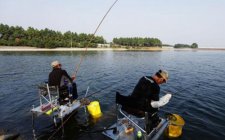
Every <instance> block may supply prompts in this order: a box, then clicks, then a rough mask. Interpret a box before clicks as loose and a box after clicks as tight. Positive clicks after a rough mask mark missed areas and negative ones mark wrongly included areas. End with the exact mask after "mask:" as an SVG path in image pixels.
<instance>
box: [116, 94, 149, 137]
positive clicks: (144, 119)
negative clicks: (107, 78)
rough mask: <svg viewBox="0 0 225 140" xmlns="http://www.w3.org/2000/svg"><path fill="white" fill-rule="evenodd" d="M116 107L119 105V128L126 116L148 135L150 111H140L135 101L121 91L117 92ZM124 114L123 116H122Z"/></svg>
mask: <svg viewBox="0 0 225 140" xmlns="http://www.w3.org/2000/svg"><path fill="white" fill-rule="evenodd" d="M116 104H117V105H116V107H117V109H116V110H117V126H116V127H117V128H118V125H119V123H120V122H121V120H123V119H124V118H126V119H127V120H128V121H129V123H130V124H132V125H134V126H135V127H136V128H138V129H139V130H140V131H141V132H142V133H143V134H144V136H146V137H147V134H148V133H149V132H148V131H147V130H148V129H147V128H148V125H147V124H148V113H147V112H144V111H140V108H139V107H137V104H135V101H134V99H133V98H132V97H130V96H123V95H121V94H120V93H119V92H117V93H116ZM121 115H122V117H120V116H121Z"/></svg>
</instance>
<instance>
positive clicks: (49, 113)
mask: <svg viewBox="0 0 225 140" xmlns="http://www.w3.org/2000/svg"><path fill="white" fill-rule="evenodd" d="M58 108H59V107H58V106H56V107H54V108H52V109H50V110H49V111H47V112H45V114H46V115H49V116H50V115H51V114H52V113H53V112H54V111H55V110H56V109H58Z"/></svg>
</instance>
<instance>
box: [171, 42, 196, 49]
mask: <svg viewBox="0 0 225 140" xmlns="http://www.w3.org/2000/svg"><path fill="white" fill-rule="evenodd" d="M174 48H198V44H197V43H193V44H192V45H187V44H175V45H174Z"/></svg>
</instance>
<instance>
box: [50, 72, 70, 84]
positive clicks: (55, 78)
mask: <svg viewBox="0 0 225 140" xmlns="http://www.w3.org/2000/svg"><path fill="white" fill-rule="evenodd" d="M63 78H64V79H63ZM63 80H68V82H71V83H72V82H73V80H72V79H71V77H70V76H69V75H68V73H67V72H66V71H65V70H62V69H61V68H54V69H53V70H52V72H51V73H50V74H49V77H48V84H49V86H58V87H60V86H62V84H63V83H62V82H64V81H63Z"/></svg>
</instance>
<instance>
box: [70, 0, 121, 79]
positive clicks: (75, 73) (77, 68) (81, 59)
mask: <svg viewBox="0 0 225 140" xmlns="http://www.w3.org/2000/svg"><path fill="white" fill-rule="evenodd" d="M117 1H118V0H115V1H114V3H113V4H112V5H111V6H110V8H109V9H108V11H107V12H106V14H105V15H104V16H103V18H102V20H101V21H100V23H99V24H98V26H97V28H96V29H95V31H94V33H93V35H92V37H91V39H90V40H89V42H88V44H87V47H88V46H89V44H90V43H91V42H92V40H93V39H94V36H95V34H96V33H97V31H98V29H99V27H100V26H101V24H102V22H103V21H104V19H105V18H106V16H107V15H108V13H109V12H110V10H111V9H112V8H113V6H114V5H115V4H116V2H117ZM87 47H86V49H85V51H84V55H85V54H86V52H87ZM84 55H82V56H81V58H80V62H79V63H78V65H77V66H76V69H75V72H74V74H73V76H76V75H77V72H78V70H79V68H80V65H81V63H82V61H83V58H84Z"/></svg>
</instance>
